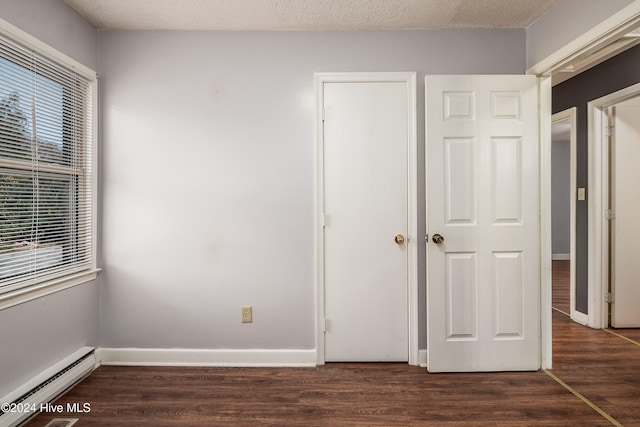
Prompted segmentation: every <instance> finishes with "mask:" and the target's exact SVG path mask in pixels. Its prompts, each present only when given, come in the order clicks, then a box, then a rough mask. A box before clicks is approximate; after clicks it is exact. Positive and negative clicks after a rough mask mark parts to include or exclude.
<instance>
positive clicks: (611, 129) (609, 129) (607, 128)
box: [604, 126, 616, 136]
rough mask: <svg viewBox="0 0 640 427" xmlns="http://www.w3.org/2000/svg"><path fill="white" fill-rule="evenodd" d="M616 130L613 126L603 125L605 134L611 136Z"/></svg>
mask: <svg viewBox="0 0 640 427" xmlns="http://www.w3.org/2000/svg"><path fill="white" fill-rule="evenodd" d="M615 131H616V128H615V126H605V127H604V135H605V136H613V135H614V132H615Z"/></svg>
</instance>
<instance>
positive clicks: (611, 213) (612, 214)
mask: <svg viewBox="0 0 640 427" xmlns="http://www.w3.org/2000/svg"><path fill="white" fill-rule="evenodd" d="M604 214H605V217H606V219H608V220H609V221H611V220H612V219H616V211H615V209H605V210H604Z"/></svg>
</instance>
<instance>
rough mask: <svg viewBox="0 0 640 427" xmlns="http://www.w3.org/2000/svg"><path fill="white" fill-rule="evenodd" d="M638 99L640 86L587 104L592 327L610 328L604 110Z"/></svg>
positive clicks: (630, 87) (605, 118) (607, 163)
mask: <svg viewBox="0 0 640 427" xmlns="http://www.w3.org/2000/svg"><path fill="white" fill-rule="evenodd" d="M637 96H640V83H638V84H635V85H633V86H629V87H628V88H625V89H622V90H619V91H617V92H614V93H611V94H609V95H606V96H603V97H601V98H598V99H594V100H593V101H591V102H589V103H588V104H587V105H588V107H587V109H588V111H587V112H588V117H589V136H588V144H589V188H591V193H592V194H591V197H589V276H588V277H589V323H588V325H589V326H591V327H592V328H596V329H600V328H607V327H608V326H609V304H608V303H607V302H606V294H607V292H608V283H609V268H610V266H609V256H608V254H609V227H608V220H607V218H606V215H605V210H606V209H608V207H609V203H608V200H609V172H610V171H609V144H608V135H607V133H606V127H607V126H608V119H607V113H606V109H607V108H609V107H611V106H613V105H615V104H619V103H620V102H623V101H626V100H627V99H630V98H634V97H637Z"/></svg>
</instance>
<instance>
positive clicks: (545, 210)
mask: <svg viewBox="0 0 640 427" xmlns="http://www.w3.org/2000/svg"><path fill="white" fill-rule="evenodd" d="M639 24H640V1H635V2H633V3H631V4H630V5H629V6H627V7H625V8H624V9H622V10H620V11H619V12H617V13H615V14H614V15H612V16H611V17H609V18H608V19H606V20H604V21H603V22H601V23H600V24H598V25H596V26H595V27H593V28H592V29H591V30H589V31H587V32H586V33H584V34H583V35H581V36H580V37H578V38H576V39H575V40H573V41H571V42H569V43H568V44H567V45H565V46H564V47H562V48H560V49H558V50H557V51H556V52H554V53H552V54H551V55H549V56H548V57H546V58H545V59H543V60H542V61H540V62H538V63H537V64H535V65H533V66H532V67H531V68H529V69H528V70H527V71H526V72H527V74H535V75H537V76H541V77H542V76H547V77H548V78H547V79H544V80H543V82H541V83H542V84H541V88H542V89H541V90H542V92H541V111H540V114H541V117H540V119H541V123H540V131H541V133H540V135H541V147H540V148H541V150H542V151H541V156H540V166H541V168H542V171H543V172H544V173H541V174H540V193H541V194H540V209H541V212H540V215H541V222H540V233H541V236H540V241H541V248H542V249H541V250H542V257H541V261H542V262H541V275H540V277H541V282H542V283H541V284H540V285H541V289H540V292H541V299H540V311H541V313H540V319H541V325H540V326H541V328H540V332H541V343H540V344H541V352H542V354H541V362H542V368H543V369H551V368H552V332H551V327H552V325H551V173H550V171H551V99H544V98H545V97H550V96H551V82H550V80H551V78H550V77H549V76H551V75H553V74H554V73H556V72H559V71H561V70H562V69H563V68H565V67H566V66H567V65H569V64H571V63H573V62H575V61H578V60H582V59H584V58H586V57H588V56H589V55H590V54H591V53H593V52H595V51H597V50H599V49H601V48H603V47H604V46H606V45H608V44H610V43H611V42H613V41H615V40H617V39H619V38H620V37H622V36H623V35H624V34H626V33H628V32H629V31H631V30H633V29H635V28H636V27H637V26H638V25H639ZM545 80H546V81H545ZM545 85H548V89H549V90H548V92H547V90H546V89H545V88H544V86H545ZM547 109H548V115H547V117H548V118H547V117H545V114H546V113H545V110H547ZM547 120H548V124H547V123H545V122H546V121H547ZM590 147H591V145H590ZM589 199H591V197H589ZM589 217H590V218H593V215H592V214H591V212H590V213H589ZM589 235H590V236H591V235H592V228H591V227H589ZM594 237H595V236H594ZM593 268H596V266H593ZM598 268H600V267H598ZM593 284H594V278H593V276H592V272H591V271H590V274H589V286H590V287H591V286H592V285H593ZM589 295H594V292H592V290H591V289H589ZM600 295H602V294H601V293H600ZM600 305H601V304H600ZM589 312H590V313H592V311H591V308H589ZM590 316H591V314H590ZM597 321H598V324H600V325H601V324H602V321H601V319H597Z"/></svg>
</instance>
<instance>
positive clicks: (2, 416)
mask: <svg viewBox="0 0 640 427" xmlns="http://www.w3.org/2000/svg"><path fill="white" fill-rule="evenodd" d="M95 367H96V357H95V349H94V348H93V347H83V348H81V349H80V350H78V351H76V352H74V353H73V354H71V355H69V356H68V357H65V358H64V359H63V360H61V361H60V362H58V363H56V364H55V365H53V366H52V367H50V368H49V369H47V370H45V371H43V372H42V373H40V374H39V375H37V376H35V377H34V378H32V379H31V380H30V381H28V382H27V383H25V384H24V385H23V386H21V387H19V388H17V389H16V390H14V391H12V392H11V393H9V394H8V395H6V396H4V397H3V398H0V403H3V404H5V405H3V408H2V410H0V427H13V426H17V425H19V424H21V423H22V422H24V421H25V420H27V419H28V418H30V417H32V416H34V415H36V414H38V413H39V411H38V408H40V405H41V404H43V403H49V402H52V401H53V400H54V399H55V398H56V397H58V396H60V395H61V394H62V393H64V392H65V391H66V390H68V389H69V388H71V387H73V386H74V385H75V384H76V383H78V382H79V381H81V380H82V379H84V378H85V377H86V376H87V375H89V374H90V373H91V372H92V371H93V370H94V369H95ZM6 404H9V405H6ZM25 408H36V411H35V412H34V411H32V410H25ZM5 409H9V411H5ZM11 409H13V410H11ZM18 409H20V410H18Z"/></svg>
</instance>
